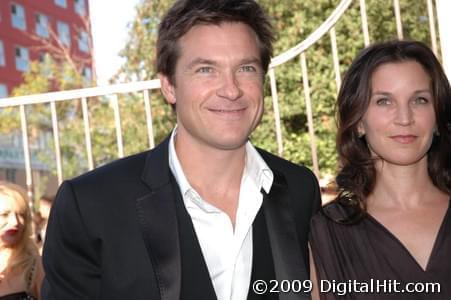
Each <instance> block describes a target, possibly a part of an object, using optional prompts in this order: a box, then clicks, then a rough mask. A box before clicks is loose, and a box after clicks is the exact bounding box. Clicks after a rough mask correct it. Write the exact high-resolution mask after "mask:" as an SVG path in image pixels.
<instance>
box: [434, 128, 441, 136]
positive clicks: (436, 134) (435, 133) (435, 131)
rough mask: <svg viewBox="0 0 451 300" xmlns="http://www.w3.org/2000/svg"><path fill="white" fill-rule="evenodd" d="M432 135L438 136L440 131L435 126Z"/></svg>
mask: <svg viewBox="0 0 451 300" xmlns="http://www.w3.org/2000/svg"><path fill="white" fill-rule="evenodd" d="M434 135H435V136H440V131H438V129H437V128H435V129H434Z"/></svg>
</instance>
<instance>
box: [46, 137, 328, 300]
mask: <svg viewBox="0 0 451 300" xmlns="http://www.w3.org/2000/svg"><path fill="white" fill-rule="evenodd" d="M168 141H169V139H166V140H165V141H164V142H163V143H161V144H160V145H158V146H157V147H156V148H155V149H153V150H151V151H147V152H143V153H140V154H136V155H133V156H130V157H126V158H123V159H120V160H117V161H115V162H112V163H110V164H108V165H106V166H103V167H100V168H97V169H96V170H94V171H91V172H89V173H86V174H84V175H82V176H80V177H77V178H75V179H71V180H68V181H65V182H64V183H63V184H62V185H61V187H60V189H59V191H58V194H57V197H56V199H55V202H54V204H53V207H52V210H51V213H50V218H49V223H48V227H47V233H46V240H45V244H44V253H43V263H44V268H45V272H46V277H45V279H44V283H43V287H42V299H44V300H50V299H51V300H70V299H77V300H79V299H109V300H110V299H134V300H139V299H161V300H176V299H206V300H208V299H215V295H214V290H213V287H212V283H211V281H210V278H209V276H208V271H207V268H206V265H205V262H204V260H203V257H202V253H201V251H200V247H199V244H198V241H197V238H196V235H195V232H194V229H193V226H192V223H191V219H190V218H189V215H188V214H187V212H186V210H185V208H184V206H183V205H182V204H181V203H182V202H181V201H182V200H181V195H180V191H179V189H178V185H177V183H176V181H175V179H174V177H173V176H172V173H171V171H170V169H169V164H168ZM259 152H260V154H261V155H262V157H263V159H264V160H265V162H266V163H267V164H268V166H269V167H270V168H271V170H272V171H273V173H274V182H273V185H272V187H271V191H270V193H269V194H268V195H264V199H263V204H262V208H261V211H260V212H259V214H258V217H257V218H256V221H255V222H254V225H253V231H254V239H253V243H254V261H253V271H252V272H253V274H252V279H253V280H254V279H260V277H259V276H263V277H264V278H267V277H269V278H275V279H277V280H283V279H288V280H294V279H297V280H305V279H308V274H309V271H308V249H307V241H308V230H309V221H310V218H311V216H312V213H314V212H315V211H316V210H317V209H318V208H319V206H320V194H319V189H318V184H317V181H316V178H315V176H314V175H313V174H312V173H311V171H310V170H308V169H307V168H304V167H300V166H297V165H295V164H292V163H290V162H288V161H286V160H283V159H281V158H278V157H276V156H274V155H271V154H269V153H267V152H265V151H263V150H259ZM262 224H263V225H262ZM268 241H269V242H268ZM257 243H261V244H257ZM265 253H266V254H265ZM265 255H266V256H265ZM268 256H269V257H268ZM264 278H263V279H264ZM197 286H198V287H203V289H201V291H199V289H198V288H195V287H197ZM251 290H252V287H250V291H251ZM194 293H195V294H196V296H194ZM254 296H255V295H251V294H250V297H249V298H253V299H277V298H279V299H303V298H304V297H305V295H304V294H296V293H291V294H290V293H281V294H277V295H276V294H272V295H269V294H268V295H266V296H265V297H260V298H259V297H254Z"/></svg>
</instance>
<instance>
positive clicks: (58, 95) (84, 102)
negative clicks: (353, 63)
mask: <svg viewBox="0 0 451 300" xmlns="http://www.w3.org/2000/svg"><path fill="white" fill-rule="evenodd" d="M425 1H427V4H428V16H429V20H430V22H429V27H430V35H431V41H432V43H431V44H432V49H433V51H434V52H437V45H436V40H437V37H436V32H435V27H434V22H435V21H434V20H435V18H434V12H433V5H432V0H425ZM355 2H357V0H354V1H353V0H342V1H341V2H340V3H339V5H338V6H337V7H336V8H335V10H334V11H333V12H332V13H331V15H330V16H329V17H328V18H327V19H326V20H325V21H324V22H323V23H322V24H321V25H320V26H319V27H318V28H317V29H316V30H315V31H314V32H313V33H311V34H310V35H309V36H308V37H307V38H306V39H305V40H304V41H302V42H301V43H299V44H297V45H296V46H294V47H292V48H290V49H288V50H287V51H285V52H283V53H282V54H280V55H278V56H276V57H274V58H273V59H272V60H271V63H270V68H269V72H268V76H269V78H270V86H271V96H272V103H273V109H274V119H275V131H276V142H277V146H278V153H279V155H283V148H284V147H283V136H282V130H281V121H280V111H279V99H278V93H277V81H276V72H275V69H276V68H277V67H279V66H280V65H282V64H284V63H286V62H288V61H290V60H292V59H295V58H297V57H299V58H300V67H301V71H302V72H301V76H302V82H303V90H304V96H305V101H306V115H307V123H308V131H309V136H310V142H311V153H312V161H313V169H314V172H315V174H316V175H317V176H318V177H320V170H319V166H318V157H317V150H316V137H315V129H314V124H313V113H312V100H311V95H310V94H311V93H310V86H309V80H308V69H307V62H306V61H307V59H306V55H305V52H306V50H307V49H309V48H310V47H311V46H312V45H314V44H315V43H316V42H317V41H318V40H320V39H321V38H323V37H324V36H325V35H326V34H327V33H329V35H330V39H331V52H332V64H333V68H334V72H335V81H336V86H337V88H338V87H339V86H340V84H341V77H340V70H339V55H338V51H337V40H336V33H335V27H334V26H335V24H336V23H337V22H338V21H339V20H340V19H341V17H342V16H343V14H344V13H345V12H346V11H347V9H348V8H349V7H350V5H351V4H353V3H355ZM358 2H359V6H360V15H361V21H362V33H363V38H364V44H365V45H368V44H369V43H370V38H369V34H368V22H367V16H366V7H365V0H359V1H358ZM393 7H394V11H395V19H396V24H397V34H398V37H399V38H402V37H403V36H402V23H401V17H400V8H399V2H398V0H393ZM159 87H160V82H159V80H150V81H142V82H134V83H126V84H115V85H109V86H105V87H94V88H86V89H79V90H72V91H63V92H54V93H44V94H38V95H30V96H21V97H11V98H6V99H0V108H5V107H13V106H18V107H19V108H20V119H21V134H22V146H23V161H24V165H25V171H26V185H27V187H28V191H29V194H30V196H31V194H32V192H33V189H32V186H33V176H32V168H31V160H30V147H29V133H28V126H27V114H26V110H25V106H27V105H35V104H48V105H49V106H50V112H51V124H52V130H53V143H54V149H55V158H56V160H55V161H56V173H57V181H58V183H61V182H62V180H63V171H62V169H63V166H62V163H61V153H60V140H59V135H60V133H59V130H58V118H57V113H56V103H57V102H60V101H68V100H72V101H73V100H76V101H80V104H81V108H82V118H83V126H84V138H85V145H86V154H87V158H88V159H87V161H88V168H89V169H93V168H94V167H95V165H94V160H93V153H92V140H91V126H90V120H89V109H88V104H89V99H90V98H94V97H98V96H107V97H108V99H109V101H111V107H112V109H113V112H114V120H115V128H116V141H117V154H118V157H122V156H124V149H123V138H122V128H121V113H120V109H119V105H118V95H119V94H124V93H140V94H141V95H142V99H143V105H144V108H145V109H144V111H145V117H146V121H147V137H148V142H149V147H153V146H154V132H153V125H152V123H153V122H152V115H151V101H150V99H151V94H150V93H151V92H152V91H153V90H158V89H159ZM0 168H1V166H0ZM30 198H31V197H30Z"/></svg>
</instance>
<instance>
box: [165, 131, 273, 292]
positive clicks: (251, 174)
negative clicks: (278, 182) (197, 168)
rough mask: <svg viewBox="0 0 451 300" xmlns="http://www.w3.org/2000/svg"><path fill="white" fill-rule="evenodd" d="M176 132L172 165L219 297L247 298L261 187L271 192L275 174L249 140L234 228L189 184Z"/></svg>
mask: <svg viewBox="0 0 451 300" xmlns="http://www.w3.org/2000/svg"><path fill="white" fill-rule="evenodd" d="M175 135H176V129H175V130H174V131H173V133H172V135H171V139H170V142H169V167H170V169H171V171H172V173H173V174H174V177H175V179H176V180H177V184H178V185H179V188H180V191H181V193H182V196H183V201H184V204H185V207H186V209H187V211H188V213H189V215H190V217H191V219H192V222H193V224H194V230H195V231H196V235H197V238H198V240H199V244H200V247H201V249H202V254H203V257H204V259H205V262H206V264H207V268H208V272H209V274H210V278H211V280H212V282H213V287H214V289H215V292H216V296H217V298H218V300H229V299H230V300H242V299H243V300H244V299H246V298H247V294H248V290H249V285H250V279H251V271H252V223H253V221H254V219H255V216H256V215H257V212H258V210H259V209H260V207H261V205H262V200H263V195H262V194H261V189H262V188H263V189H264V190H265V192H266V193H269V190H270V189H271V185H272V182H273V179H274V175H273V173H272V171H271V169H270V168H269V167H268V165H267V164H266V163H265V161H264V160H263V159H262V157H261V156H260V154H259V153H258V152H257V150H256V149H255V148H254V147H253V146H252V144H251V143H250V142H247V143H246V163H245V168H244V172H243V177H242V178H241V186H240V196H239V202H238V209H237V214H236V218H235V231H234V229H233V226H232V223H231V220H230V218H229V217H228V215H227V214H226V213H224V212H223V211H221V210H220V209H218V208H216V207H215V206H213V205H211V204H210V203H208V202H206V201H205V200H203V199H202V198H201V197H200V195H199V194H198V193H197V192H196V191H195V190H194V189H193V188H192V187H191V185H190V184H189V182H188V180H187V178H186V177H185V174H184V172H183V169H182V167H181V165H180V162H179V160H178V158H177V153H176V151H175V146H174V138H175Z"/></svg>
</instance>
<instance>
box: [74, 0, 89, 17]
mask: <svg viewBox="0 0 451 300" xmlns="http://www.w3.org/2000/svg"><path fill="white" fill-rule="evenodd" d="M74 6H75V12H76V13H77V14H79V15H80V16H84V15H85V14H86V6H85V0H75V1H74Z"/></svg>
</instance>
